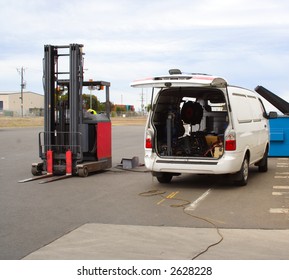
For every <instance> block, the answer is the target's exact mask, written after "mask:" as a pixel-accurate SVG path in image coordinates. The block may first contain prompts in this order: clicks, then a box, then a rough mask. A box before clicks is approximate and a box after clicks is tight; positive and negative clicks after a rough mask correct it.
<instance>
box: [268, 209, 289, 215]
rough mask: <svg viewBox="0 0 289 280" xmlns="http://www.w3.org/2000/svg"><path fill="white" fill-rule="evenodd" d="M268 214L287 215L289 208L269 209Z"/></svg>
mask: <svg viewBox="0 0 289 280" xmlns="http://www.w3.org/2000/svg"><path fill="white" fill-rule="evenodd" d="M269 212H270V213H271V214H288V213H289V208H270V210H269Z"/></svg>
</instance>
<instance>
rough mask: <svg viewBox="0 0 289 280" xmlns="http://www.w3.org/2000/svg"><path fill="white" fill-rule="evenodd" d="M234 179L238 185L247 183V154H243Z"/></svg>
mask: <svg viewBox="0 0 289 280" xmlns="http://www.w3.org/2000/svg"><path fill="white" fill-rule="evenodd" d="M235 176H236V178H237V179H236V180H235V183H236V185H238V186H246V185H247V183H248V177H249V158H248V156H245V158H244V160H243V163H242V167H241V169H240V171H239V172H238V173H237V174H236V175H235Z"/></svg>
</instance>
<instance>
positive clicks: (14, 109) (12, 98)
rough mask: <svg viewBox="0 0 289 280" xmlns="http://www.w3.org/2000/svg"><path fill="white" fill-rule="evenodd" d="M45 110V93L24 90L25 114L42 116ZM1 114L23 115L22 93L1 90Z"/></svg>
mask: <svg viewBox="0 0 289 280" xmlns="http://www.w3.org/2000/svg"><path fill="white" fill-rule="evenodd" d="M43 110H44V95H42V94H39V93H35V92H31V91H26V92H23V116H42V115H43ZM0 114H2V115H6V116H21V115H22V114H21V93H20V92H15V91H14V92H13V91H10V92H9V91H6V92H0Z"/></svg>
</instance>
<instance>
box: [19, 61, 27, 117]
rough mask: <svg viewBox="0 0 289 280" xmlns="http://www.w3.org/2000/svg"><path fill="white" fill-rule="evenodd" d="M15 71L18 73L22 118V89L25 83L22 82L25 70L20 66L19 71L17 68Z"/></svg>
mask: <svg viewBox="0 0 289 280" xmlns="http://www.w3.org/2000/svg"><path fill="white" fill-rule="evenodd" d="M17 71H18V73H19V74H20V92H21V95H20V100H21V117H22V118H23V89H24V88H25V86H26V82H25V81H24V72H25V69H24V67H23V66H22V67H21V69H18V68H17Z"/></svg>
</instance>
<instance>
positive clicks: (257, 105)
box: [131, 69, 269, 186]
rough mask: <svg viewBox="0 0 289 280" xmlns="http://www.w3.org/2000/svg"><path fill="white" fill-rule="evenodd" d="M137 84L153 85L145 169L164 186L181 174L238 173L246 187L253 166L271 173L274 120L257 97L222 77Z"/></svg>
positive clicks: (173, 76) (175, 73)
mask: <svg viewBox="0 0 289 280" xmlns="http://www.w3.org/2000/svg"><path fill="white" fill-rule="evenodd" d="M169 73H170V74H169V75H166V76H159V77H153V78H147V79H142V80H137V81H134V82H132V83H131V86H132V87H138V88H145V87H151V88H152V89H153V91H152V104H151V106H152V107H151V111H150V112H149V116H148V119H147V123H146V128H145V159H144V162H145V166H146V167H147V168H148V169H149V170H151V171H152V174H153V176H156V177H157V179H158V181H159V182H160V183H169V182H170V181H171V179H172V177H173V176H177V175H180V174H181V173H195V174H234V180H235V182H236V184H237V185H241V186H243V185H246V184H247V180H248V173H249V165H252V164H255V165H256V166H258V168H259V171H260V172H266V171H267V157H268V151H269V122H268V116H267V114H266V112H265V109H264V106H263V104H262V101H261V100H260V98H259V97H258V95H257V93H255V92H254V91H250V90H247V89H244V88H241V87H236V86H230V85H228V83H227V81H226V80H225V79H223V78H220V77H215V76H211V75H206V74H183V73H181V71H180V70H178V69H172V70H170V71H169Z"/></svg>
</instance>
